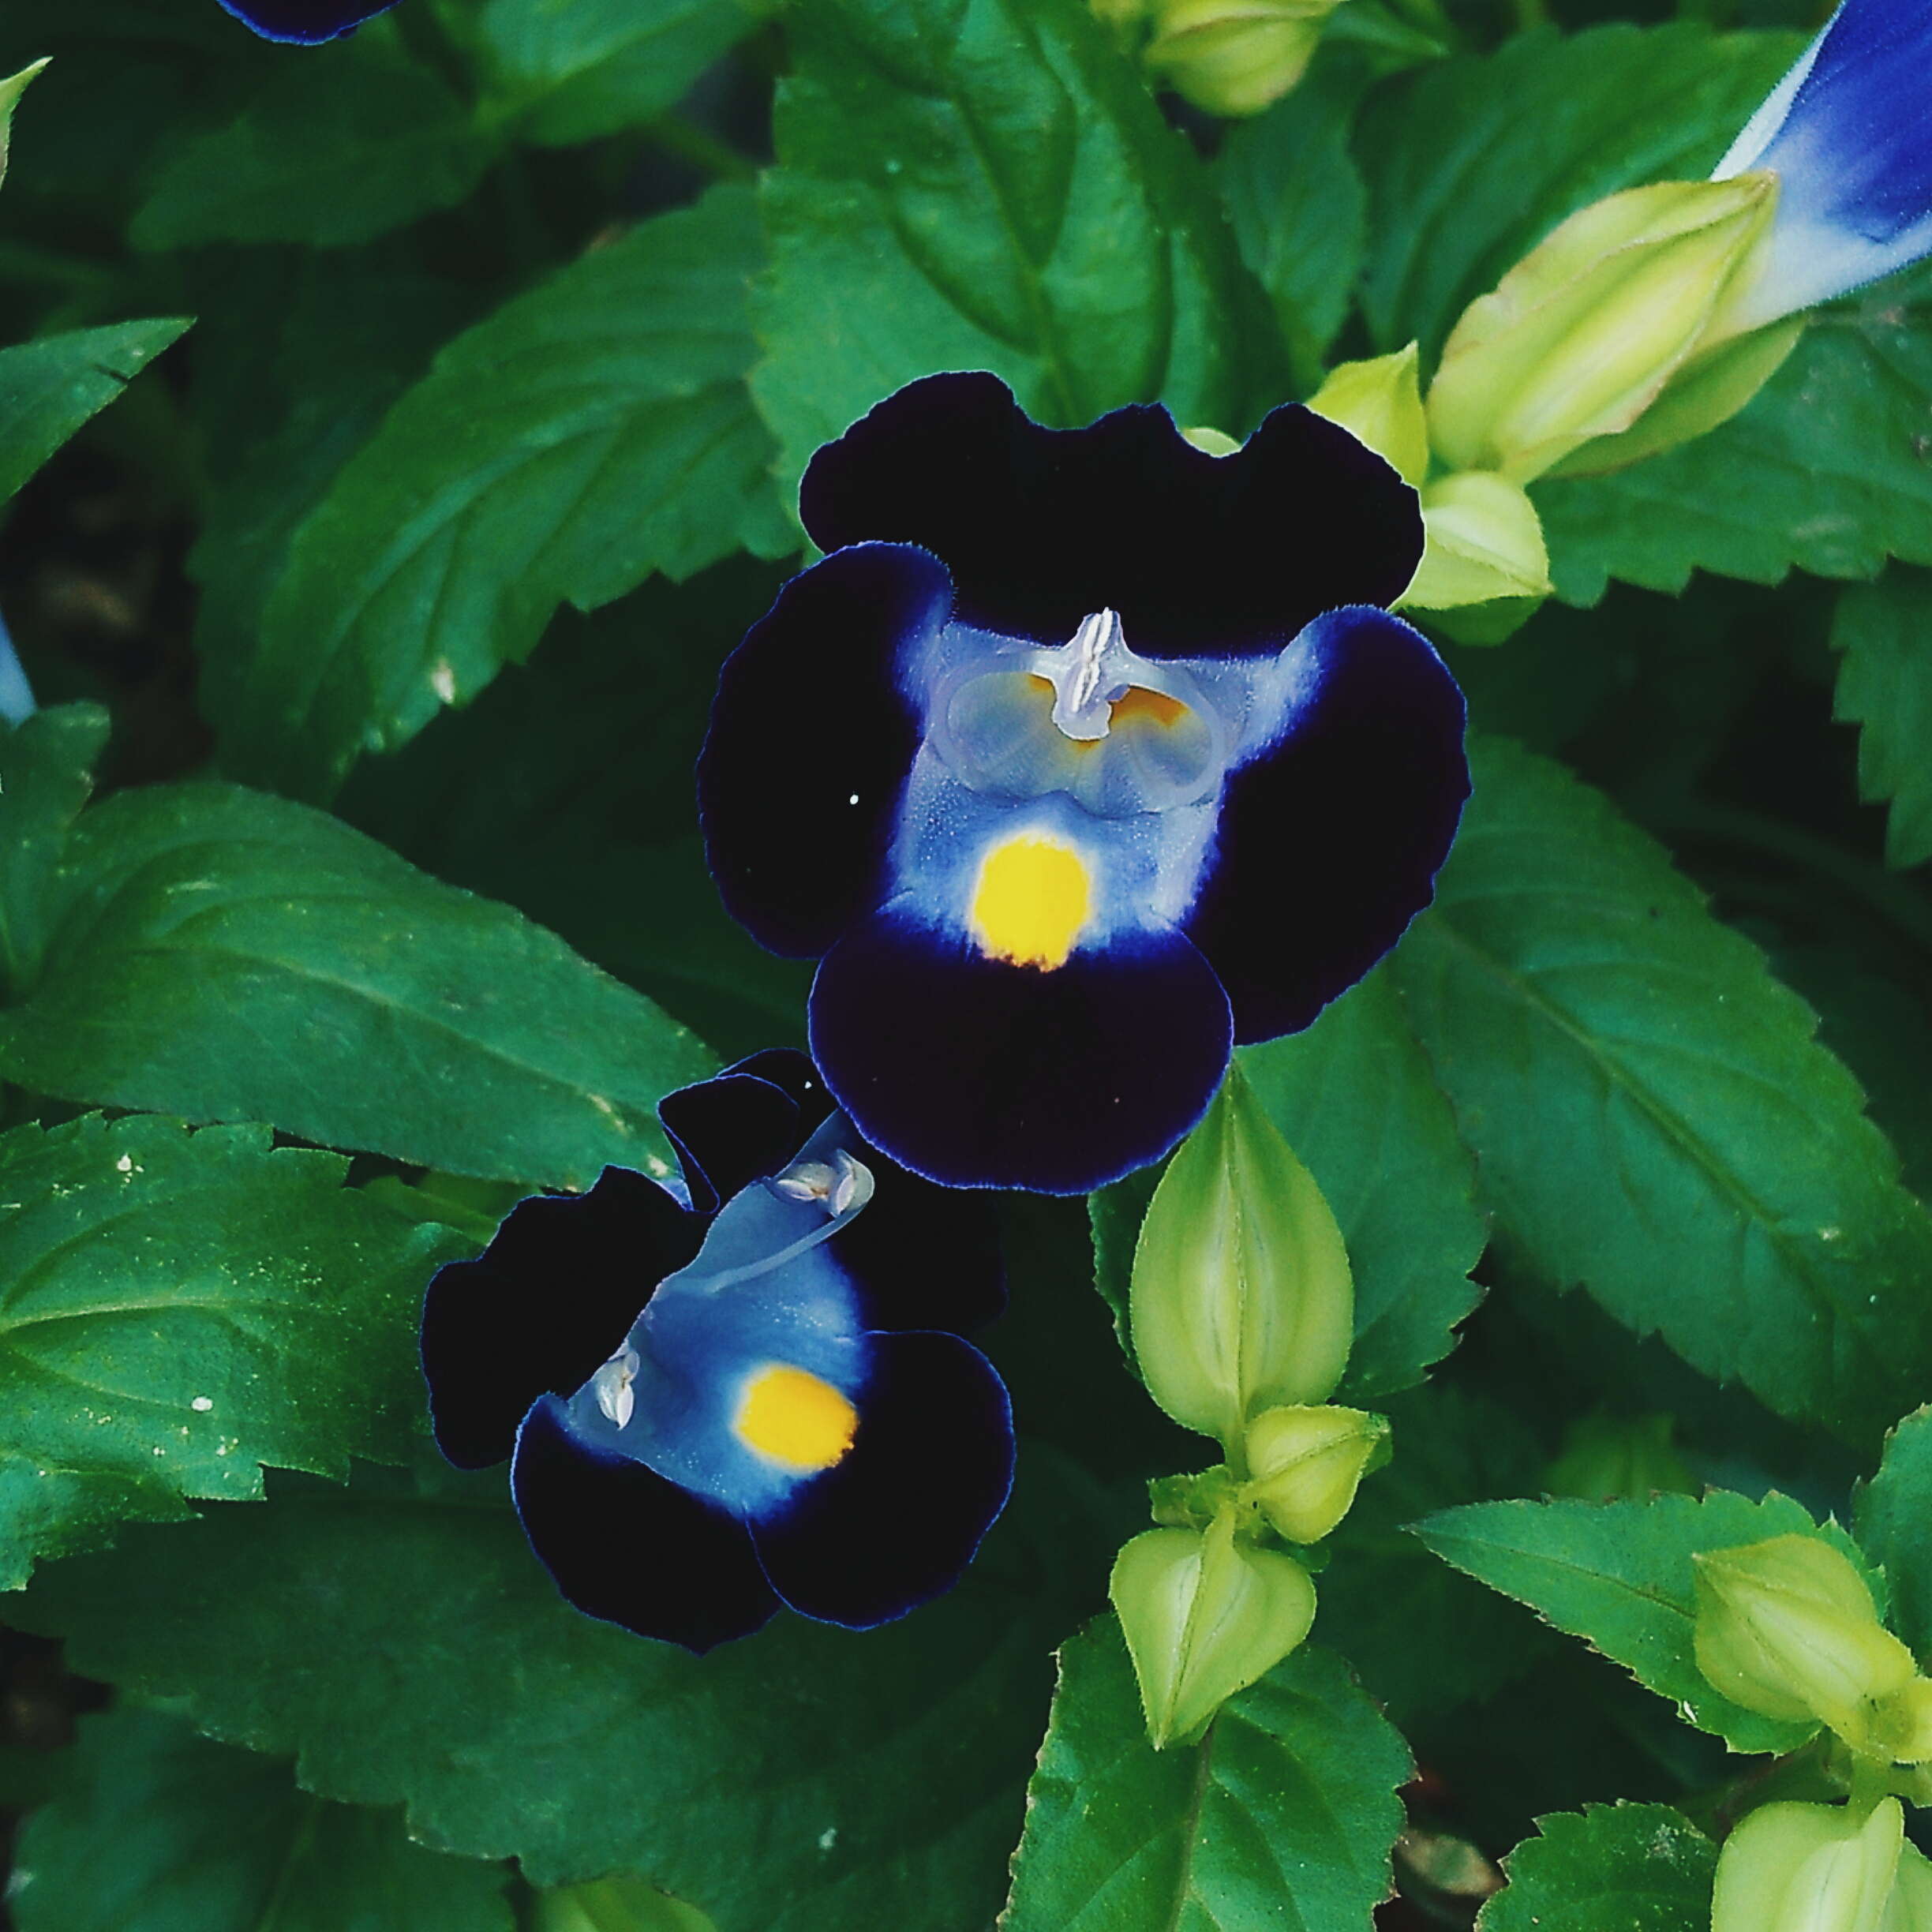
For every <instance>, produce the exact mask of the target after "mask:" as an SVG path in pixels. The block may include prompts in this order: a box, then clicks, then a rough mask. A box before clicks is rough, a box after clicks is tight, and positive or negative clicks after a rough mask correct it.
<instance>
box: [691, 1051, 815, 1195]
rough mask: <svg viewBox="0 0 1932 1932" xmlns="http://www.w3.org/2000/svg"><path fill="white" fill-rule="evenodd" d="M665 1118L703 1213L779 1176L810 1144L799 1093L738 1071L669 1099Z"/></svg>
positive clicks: (719, 1076) (732, 1071)
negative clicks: (795, 1094) (802, 1144)
mask: <svg viewBox="0 0 1932 1932" xmlns="http://www.w3.org/2000/svg"><path fill="white" fill-rule="evenodd" d="M657 1119H658V1122H659V1124H660V1125H661V1126H662V1127H663V1129H664V1130H665V1135H666V1136H667V1137H668V1139H669V1140H670V1142H671V1144H672V1146H673V1147H674V1148H676V1149H677V1155H678V1164H679V1166H680V1167H681V1168H682V1169H683V1174H684V1187H685V1191H686V1193H688V1194H689V1195H690V1196H691V1207H692V1209H693V1211H695V1212H696V1213H698V1214H702V1215H709V1214H715V1213H717V1211H718V1209H719V1208H720V1207H722V1206H723V1205H724V1204H725V1202H726V1201H728V1200H730V1199H731V1197H732V1195H734V1194H736V1193H737V1192H738V1191H739V1189H741V1188H744V1187H748V1186H749V1185H751V1183H752V1182H753V1181H760V1180H762V1179H764V1178H765V1177H766V1175H768V1174H777V1172H778V1170H780V1169H781V1167H783V1166H785V1165H786V1164H787V1163H788V1162H789V1161H790V1160H791V1159H792V1155H793V1154H794V1153H795V1152H796V1151H797V1149H798V1147H799V1143H800V1142H801V1141H802V1140H803V1139H804V1138H805V1130H804V1128H803V1125H802V1124H801V1122H800V1121H799V1106H798V1103H797V1102H796V1100H794V1099H792V1096H791V1095H789V1094H788V1093H787V1092H786V1091H784V1088H781V1087H778V1086H776V1085H774V1084H773V1083H772V1082H771V1081H769V1080H762V1079H760V1078H759V1077H758V1076H757V1075H756V1074H755V1073H741V1072H739V1070H737V1069H736V1068H734V1069H732V1070H731V1071H730V1072H728V1073H721V1074H718V1075H716V1076H714V1077H713V1078H712V1079H710V1080H699V1081H698V1082H697V1083H696V1084H695V1085H693V1086H690V1087H681V1088H679V1089H678V1091H676V1093H672V1094H667V1095H665V1097H664V1099H663V1100H662V1101H661V1102H660V1103H659V1104H658V1107H657Z"/></svg>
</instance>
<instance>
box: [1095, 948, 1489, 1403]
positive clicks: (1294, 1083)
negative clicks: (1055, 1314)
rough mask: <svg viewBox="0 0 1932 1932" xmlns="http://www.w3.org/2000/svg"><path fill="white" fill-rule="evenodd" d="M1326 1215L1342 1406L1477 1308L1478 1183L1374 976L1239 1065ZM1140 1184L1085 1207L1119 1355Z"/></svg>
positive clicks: (1390, 994)
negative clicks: (1331, 1222)
mask: <svg viewBox="0 0 1932 1932" xmlns="http://www.w3.org/2000/svg"><path fill="white" fill-rule="evenodd" d="M1237 1059H1238V1061H1239V1063H1240V1065H1241V1070H1242V1072H1243V1073H1245V1075H1246V1076H1247V1078H1248V1081H1249V1084H1250V1086H1251V1087H1252V1088H1253V1090H1254V1092H1255V1095H1256V1098H1257V1099H1259V1100H1260V1103H1261V1104H1262V1106H1264V1108H1265V1109H1266V1110H1267V1114H1268V1115H1269V1118H1271V1119H1272V1120H1273V1121H1274V1122H1275V1125H1276V1126H1277V1127H1279V1129H1281V1131H1282V1135H1283V1136H1284V1137H1285V1138H1286V1140H1287V1142H1288V1144H1289V1145H1290V1147H1291V1148H1294V1150H1295V1151H1296V1153H1297V1155H1298V1156H1299V1157H1300V1158H1301V1159H1302V1160H1304V1161H1305V1162H1306V1163H1307V1165H1308V1169H1309V1172H1310V1173H1311V1174H1313V1175H1314V1177H1315V1181H1316V1185H1317V1186H1319V1187H1320V1189H1321V1191H1322V1193H1323V1195H1324V1196H1325V1197H1326V1199H1327V1203H1328V1205H1329V1207H1330V1208H1331V1210H1332V1211H1333V1212H1334V1215H1335V1221H1336V1223H1337V1225H1338V1226H1339V1227H1340V1228H1341V1230H1342V1239H1343V1241H1345V1243H1346V1245H1347V1248H1348V1252H1349V1264H1350V1267H1351V1268H1352V1269H1353V1270H1354V1276H1355V1341H1354V1349H1353V1350H1352V1352H1351V1353H1350V1357H1349V1365H1348V1369H1347V1372H1346V1374H1345V1375H1344V1376H1343V1378H1342V1386H1341V1388H1340V1391H1339V1395H1338V1399H1339V1400H1340V1401H1343V1402H1363V1401H1367V1400H1370V1399H1372V1398H1380V1397H1383V1396H1386V1395H1391V1394H1392V1393H1393V1392H1394V1391H1396V1390H1398V1389H1403V1388H1409V1387H1413V1385H1414V1384H1415V1383H1418V1382H1420V1381H1421V1380H1422V1379H1423V1374H1424V1372H1425V1370H1426V1369H1427V1368H1428V1367H1429V1365H1431V1364H1432V1363H1433V1362H1436V1361H1440V1360H1441V1358H1442V1357H1443V1356H1444V1355H1446V1354H1447V1353H1448V1352H1449V1350H1450V1349H1451V1346H1454V1343H1455V1335H1454V1332H1453V1331H1454V1329H1455V1324H1457V1323H1458V1322H1459V1321H1461V1320H1462V1319H1463V1317H1464V1316H1466V1315H1467V1314H1468V1313H1469V1312H1470V1309H1473V1307H1474V1306H1475V1305H1476V1303H1477V1301H1478V1300H1479V1299H1480V1297H1481V1290H1478V1289H1477V1287H1476V1286H1474V1285H1473V1283H1472V1282H1470V1279H1469V1272H1470V1269H1471V1268H1473V1267H1474V1266H1475V1265H1476V1262H1477V1257H1478V1256H1480V1255H1481V1252H1482V1250H1483V1241H1484V1226H1483V1218H1482V1216H1481V1215H1480V1214H1479V1213H1478V1212H1477V1210H1476V1207H1475V1205H1474V1204H1473V1200H1472V1198H1471V1197H1472V1195H1473V1191H1474V1185H1475V1175H1474V1172H1473V1166H1472V1164H1471V1162H1470V1156H1469V1155H1468V1154H1467V1152H1466V1151H1465V1150H1464V1148H1463V1147H1462V1142H1461V1141H1460V1140H1458V1138H1457V1136H1456V1128H1455V1119H1454V1118H1453V1116H1452V1115H1451V1113H1450V1110H1449V1104H1448V1102H1447V1100H1446V1099H1444V1097H1443V1092H1442V1089H1441V1088H1440V1087H1439V1086H1437V1084H1436V1078H1435V1076H1434V1074H1433V1073H1432V1072H1431V1071H1430V1069H1429V1065H1428V1060H1427V1059H1426V1058H1425V1056H1424V1054H1423V1053H1422V1050H1421V1047H1418V1046H1417V1043H1416V1040H1415V1036H1414V1035H1413V1033H1412V1032H1410V1028H1409V1025H1408V1022H1407V1021H1406V1019H1405V1018H1404V1017H1403V1015H1402V1007H1401V1005H1400V1002H1398V998H1397V997H1396V993H1395V983H1394V981H1393V979H1391V977H1390V975H1389V974H1387V972H1376V973H1374V974H1372V975H1370V976H1369V977H1368V979H1365V980H1364V981H1363V982H1362V983H1361V985H1360V986H1358V987H1355V988H1354V990H1351V991H1350V992H1348V993H1346V994H1343V995H1342V998H1340V999H1339V1000H1337V1001H1335V1002H1334V1004H1333V1005H1331V1006H1329V1007H1327V1009H1325V1010H1324V1012H1323V1013H1322V1015H1321V1017H1320V1019H1318V1020H1316V1022H1315V1024H1314V1025H1313V1026H1312V1027H1310V1028H1309V1029H1308V1030H1307V1031H1306V1032H1302V1033H1298V1034H1296V1035H1293V1036H1292V1037H1290V1038H1289V1039H1279V1040H1272V1041H1270V1042H1269V1043H1267V1045H1265V1046H1261V1047H1244V1048H1243V1049H1242V1050H1241V1052H1240V1054H1238V1055H1237ZM1153 1188H1154V1178H1153V1176H1152V1175H1151V1174H1145V1173H1144V1174H1135V1175H1131V1176H1129V1178H1128V1179H1126V1180H1125V1181H1118V1182H1116V1183H1115V1184H1114V1185H1113V1186H1111V1187H1109V1188H1104V1189H1102V1190H1101V1191H1100V1192H1099V1193H1097V1194H1095V1196H1093V1197H1092V1200H1091V1214H1092V1216H1093V1226H1094V1245H1095V1281H1096V1283H1097V1285H1098V1286H1099V1290H1100V1293H1101V1294H1102V1296H1103V1298H1104V1299H1105V1300H1106V1302H1107V1305H1108V1306H1109V1307H1110V1308H1111V1309H1113V1310H1114V1315H1115V1319H1116V1324H1117V1325H1118V1327H1119V1328H1120V1330H1121V1338H1122V1346H1126V1332H1127V1330H1126V1322H1127V1282H1128V1276H1129V1273H1130V1271H1131V1270H1132V1268H1133V1252H1134V1243H1135V1241H1136V1238H1137V1237H1138V1235H1139V1234H1140V1222H1141V1219H1142V1216H1143V1215H1144V1213H1145V1212H1146V1209H1147V1203H1148V1197H1149V1196H1150V1195H1151V1193H1152V1192H1153Z"/></svg>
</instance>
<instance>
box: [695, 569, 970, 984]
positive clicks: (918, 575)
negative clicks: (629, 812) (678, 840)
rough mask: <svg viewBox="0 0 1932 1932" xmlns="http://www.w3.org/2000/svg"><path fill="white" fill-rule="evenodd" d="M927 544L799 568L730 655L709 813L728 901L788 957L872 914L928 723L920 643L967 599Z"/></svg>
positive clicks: (712, 852) (714, 719) (705, 770)
mask: <svg viewBox="0 0 1932 1932" xmlns="http://www.w3.org/2000/svg"><path fill="white" fill-rule="evenodd" d="M952 595H953V593H952V586H951V584H950V582H949V580H948V578H947V576H946V574H945V570H944V569H943V568H942V567H941V565H939V564H938V563H936V562H935V561H934V560H933V559H932V558H931V557H930V556H927V554H926V553H925V552H923V551H920V550H915V549H909V548H908V547H906V546H904V545H887V544H867V545H863V546H861V547H859V548H858V549H852V550H846V551H841V552H840V553H839V554H838V555H837V556H829V557H827V558H826V560H825V561H824V562H823V563H822V564H815V565H814V566H813V567H812V568H811V569H810V570H808V571H805V572H804V573H803V575H800V576H797V577H794V578H792V581H791V582H789V583H788V584H787V585H786V586H785V587H784V590H781V591H780V592H779V593H778V601H777V602H776V603H775V604H773V606H772V607H771V608H770V610H769V612H766V615H765V616H763V617H762V618H760V619H759V620H758V622H757V623H755V624H754V625H753V626H752V627H751V630H750V631H748V632H747V634H746V636H745V640H744V642H743V643H742V644H740V645H739V646H738V648H737V650H735V651H734V652H732V654H731V656H730V657H728V659H727V660H726V661H725V668H724V670H723V672H722V673H721V675H720V676H719V680H718V692H717V700H716V702H715V703H714V704H713V706H712V711H711V728H710V732H709V734H708V735H707V736H706V739H705V745H704V750H703V751H702V753H701V754H700V755H699V757H698V818H699V819H700V821H701V822H702V825H703V827H704V835H705V850H706V856H707V857H708V859H710V865H711V875H712V877H713V878H714V879H715V880H716V881H717V888H718V892H719V894H720V896H721V897H722V898H723V899H724V901H725V908H726V910H727V911H728V912H730V913H731V915H732V917H733V918H734V919H736V920H737V921H738V922H739V924H741V925H742V926H743V927H745V928H746V929H747V930H748V931H749V932H750V933H751V936H752V938H754V939H756V940H757V941H758V942H759V943H760V944H761V945H765V946H767V947H769V949H771V950H772V951H773V952H774V953H785V954H787V955H789V956H792V957H801V958H802V957H810V956H811V955H812V954H814V953H822V952H824V951H825V949H826V947H827V946H829V945H831V943H832V942H833V940H834V939H836V938H837V937H838V935H839V934H840V933H841V932H842V931H843V930H844V929H845V927H848V925H850V924H851V923H852V921H853V920H854V919H857V918H859V917H860V916H861V915H863V914H864V913H866V912H870V911H871V908H872V906H873V904H874V902H875V900H876V898H877V896H878V874H879V867H880V863H881V861H882V859H883V858H884V856H885V852H886V846H887V845H888V844H889V841H890V840H891V837H892V833H893V823H894V818H895V808H896V807H897V804H898V802H899V796H900V791H901V789H902V788H903V787H904V784H905V780H906V774H907V773H908V771H909V770H910V769H912V756H913V754H914V753H915V751H917V750H918V749H919V733H920V731H921V728H922V727H921V724H920V721H919V717H918V716H917V714H916V713H915V711H914V710H913V709H912V706H909V705H908V703H907V702H906V699H905V698H904V695H902V694H901V692H900V687H899V680H898V669H899V666H900V664H901V663H902V662H903V661H904V657H905V655H906V653H907V652H908V650H910V649H912V647H913V646H916V645H917V644H918V642H919V641H920V639H921V638H924V637H926V636H927V635H930V633H932V632H934V631H937V630H938V628H939V627H941V626H942V625H943V624H944V623H945V620H946V616H947V614H948V612H949V610H950V609H951V607H952Z"/></svg>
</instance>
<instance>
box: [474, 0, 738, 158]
mask: <svg viewBox="0 0 1932 1932" xmlns="http://www.w3.org/2000/svg"><path fill="white" fill-rule="evenodd" d="M757 24H758V11H757V9H755V7H754V6H752V5H751V4H748V3H747V0H489V5H488V6H485V8H484V9H483V10H482V12H481V13H480V14H479V15H478V16H477V25H478V26H479V28H481V32H482V39H483V45H484V47H485V51H486V52H487V53H488V54H489V56H490V57H491V58H492V61H493V63H494V65H495V66H496V70H497V72H496V84H497V88H498V90H499V92H500V111H501V112H503V113H505V114H508V115H511V116H512V117H514V123H513V125H514V129H515V133H516V135H517V137H518V138H519V140H526V141H534V142H536V143H537V144H539V145H543V146H567V145H568V144H571V143H572V142H575V141H587V140H597V138H598V137H600V136H602V135H605V134H617V133H623V131H624V130H625V129H629V128H636V127H642V125H645V124H646V122H650V121H651V120H653V119H654V118H656V117H657V116H658V115H659V114H663V113H665V111H666V110H668V109H670V108H672V107H676V105H677V103H679V102H680V100H681V99H683V97H684V95H685V94H686V93H687V92H689V91H690V88H691V83H692V82H693V81H695V80H696V79H697V78H698V76H699V75H700V74H702V73H703V72H704V70H705V69H706V68H707V67H709V66H711V64H712V63H713V62H714V61H716V60H717V59H719V58H721V56H723V55H724V54H728V53H729V52H730V51H731V50H732V47H735V46H736V44H737V43H738V42H739V41H740V40H742V39H743V38H744V36H746V35H747V33H749V32H751V29H752V28H754V26H756V25H757Z"/></svg>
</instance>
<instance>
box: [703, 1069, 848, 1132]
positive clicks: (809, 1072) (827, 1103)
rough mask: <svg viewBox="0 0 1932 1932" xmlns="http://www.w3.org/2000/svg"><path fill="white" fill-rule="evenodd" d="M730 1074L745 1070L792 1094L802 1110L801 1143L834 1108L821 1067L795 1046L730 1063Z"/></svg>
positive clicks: (800, 1116) (800, 1118)
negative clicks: (821, 1076)
mask: <svg viewBox="0 0 1932 1932" xmlns="http://www.w3.org/2000/svg"><path fill="white" fill-rule="evenodd" d="M725 1072H726V1073H746V1074H749V1075H751V1076H752V1077H753V1078H754V1079H756V1080H769V1081H770V1083H771V1084H772V1085H773V1086H774V1087H776V1088H778V1089H779V1091H781V1092H783V1093H788V1094H789V1095H791V1096H792V1101H793V1103H795V1104H796V1106H797V1108H798V1110H799V1141H800V1143H801V1144H802V1143H803V1141H804V1140H806V1139H807V1137H808V1136H810V1135H811V1134H813V1133H816V1132H817V1131H818V1128H819V1127H820V1126H821V1125H823V1123H824V1121H825V1118H826V1115H827V1114H829V1113H830V1112H831V1111H832V1096H831V1095H829V1093H827V1092H826V1084H825V1082H824V1081H823V1080H821V1079H820V1078H819V1077H818V1069H817V1068H816V1067H815V1066H814V1065H812V1063H811V1061H810V1060H809V1059H807V1058H806V1056H805V1055H804V1054H802V1053H800V1052H799V1050H798V1049H797V1048H796V1047H766V1048H764V1049H763V1050H762V1051H761V1052H758V1053H754V1054H749V1055H747V1057H746V1058H744V1059H743V1060H740V1061H737V1062H736V1064H735V1065H731V1066H728V1067H727V1068H726V1069H725Z"/></svg>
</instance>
